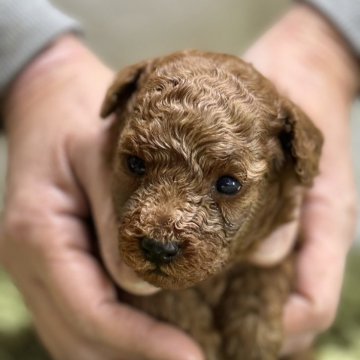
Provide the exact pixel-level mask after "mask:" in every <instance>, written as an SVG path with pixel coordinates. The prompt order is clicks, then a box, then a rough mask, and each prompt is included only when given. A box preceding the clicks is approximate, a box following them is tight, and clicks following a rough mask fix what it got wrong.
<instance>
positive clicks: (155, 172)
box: [102, 51, 322, 360]
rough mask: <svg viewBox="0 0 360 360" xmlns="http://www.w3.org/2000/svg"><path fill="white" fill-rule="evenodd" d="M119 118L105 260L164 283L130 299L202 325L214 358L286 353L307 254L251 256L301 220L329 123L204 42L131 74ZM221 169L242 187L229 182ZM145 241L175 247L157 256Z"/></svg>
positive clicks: (111, 101)
mask: <svg viewBox="0 0 360 360" xmlns="http://www.w3.org/2000/svg"><path fill="white" fill-rule="evenodd" d="M111 113H115V115H116V122H115V127H114V129H113V136H114V138H115V139H116V141H114V146H113V152H112V166H113V188H112V194H113V202H114V207H115V213H116V219H117V224H118V243H117V245H116V247H117V249H116V251H115V252H113V253H112V254H111V256H109V255H104V258H105V265H106V266H107V267H108V269H109V271H110V273H112V274H113V275H114V278H116V276H115V273H116V263H117V262H118V261H119V259H122V260H123V261H125V263H126V264H127V265H129V266H130V267H131V268H133V269H134V270H135V271H136V273H137V274H138V275H139V276H140V277H142V278H143V279H144V280H146V281H148V282H149V283H151V284H153V285H155V286H157V287H160V288H163V289H164V290H163V291H161V292H160V293H157V294H155V295H152V296H150V297H136V296H133V295H130V294H126V293H122V294H121V296H122V299H123V300H124V301H127V302H128V303H129V304H132V305H133V306H136V307H138V308H140V309H142V310H144V311H146V312H148V313H149V314H151V315H153V316H155V317H157V318H159V319H161V320H164V321H167V322H171V323H173V324H175V325H177V326H179V327H180V328H182V329H183V330H184V331H186V332H188V333H189V334H191V335H192V336H193V337H194V338H195V339H196V340H197V341H198V342H199V344H200V345H201V346H202V348H203V349H204V352H205V354H206V357H207V359H208V360H235V359H236V360H240V359H241V360H275V359H279V350H280V347H281V343H282V337H283V335H282V328H281V318H282V308H283V305H284V302H285V301H286V298H287V296H288V294H289V292H290V291H291V286H292V284H293V282H294V274H293V257H294V253H295V249H294V252H293V254H291V255H290V256H289V257H288V258H287V259H285V260H284V261H283V262H282V263H280V264H278V265H276V266H274V267H272V268H267V269H263V268H258V267H256V266H253V265H251V264H249V263H248V262H247V257H248V256H249V254H251V252H253V251H255V250H256V247H257V246H258V245H259V244H260V243H261V241H262V240H263V239H264V238H266V237H267V236H268V235H270V234H271V233H272V232H273V231H274V230H275V229H277V228H278V227H279V226H280V225H283V224H286V223H288V222H289V221H291V220H292V219H293V212H294V209H295V205H296V202H297V201H298V195H299V191H298V190H299V188H300V189H301V188H302V187H307V186H310V185H311V183H312V180H313V178H314V177H315V176H316V175H317V172H318V163H319V157H320V151H321V145H322V136H321V134H320V132H319V130H318V129H317V128H316V127H315V126H314V125H313V124H312V122H311V121H310V120H309V119H308V118H307V116H306V115H305V114H304V113H303V112H302V111H301V110H300V109H299V108H297V107H296V106H295V105H294V104H293V103H291V102H290V101H289V100H287V99H285V98H284V97H282V96H280V95H279V94H278V93H277V91H276V90H275V88H274V86H273V85H272V84H271V83H270V82H269V81H268V80H267V79H265V78H264V77H263V76H262V75H260V74H259V73H258V72H257V71H256V70H255V69H254V68H253V67H252V66H251V65H250V64H247V63H245V62H244V61H242V60H241V59H239V58H237V57H235V56H231V55H224V54H215V53H206V52H200V51H184V52H178V53H174V54H171V55H169V56H165V57H161V58H156V59H153V60H149V61H144V62H141V63H139V64H136V65H133V66H130V67H128V68H126V69H124V70H122V71H121V72H120V73H119V74H118V75H117V77H116V79H115V81H114V83H113V85H112V86H111V87H110V89H109V91H108V93H107V96H106V99H105V101H104V104H103V108H102V116H103V117H106V116H108V115H110V114H111ZM130 158H131V159H136V160H135V161H137V164H138V165H139V164H140V167H141V169H140V170H141V171H140V172H139V171H138V173H137V174H135V173H134V171H133V170H134V169H131V168H129V159H130ZM222 177H227V178H229V177H231V179H235V180H236V181H237V184H239V187H240V190H239V191H237V192H235V193H234V194H226V193H225V194H224V193H222V192H221V191H219V188H218V182H219V179H220V178H222ZM144 239H151V244H153V243H156V246H157V248H156V249H159V248H161V249H162V250H163V249H169V246H170V249H176V251H175V252H176V254H175V255H174V254H171V257H170V258H166V261H161V262H158V261H154V260H153V258H151V257H150V258H149V256H148V255H149V254H148V253H147V252H146V251H147V250H146V251H144V246H142V244H143V242H144ZM151 251H152V250H151ZM173 255H174V256H173ZM300 358H301V356H300Z"/></svg>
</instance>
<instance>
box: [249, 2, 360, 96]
mask: <svg viewBox="0 0 360 360" xmlns="http://www.w3.org/2000/svg"><path fill="white" fill-rule="evenodd" d="M245 58H247V59H248V60H250V61H251V62H253V63H254V65H255V66H256V67H257V68H258V69H259V70H260V71H261V72H263V73H264V74H265V75H266V76H267V77H269V78H270V79H271V80H273V81H274V83H275V84H276V85H277V87H278V88H279V90H280V92H282V93H284V94H285V95H288V96H289V97H290V98H292V99H293V100H294V101H295V102H296V101H297V97H298V94H296V89H295V91H294V88H295V83H297V82H298V84H299V87H301V88H302V89H303V90H306V91H307V92H308V93H309V96H311V95H312V94H314V93H315V94H318V93H319V91H324V89H326V94H327V96H331V97H334V98H336V99H342V100H344V101H348V102H351V101H352V100H353V98H354V96H355V95H356V93H357V91H358V88H359V83H360V77H359V63H358V61H357V59H356V58H355V56H354V55H353V53H352V51H351V50H350V49H349V47H348V45H347V43H346V42H345V41H344V40H343V38H342V37H341V36H340V35H339V34H338V32H337V31H336V30H335V29H334V28H333V26H332V25H331V24H330V23H329V22H328V21H327V20H326V19H325V18H324V17H323V16H322V15H320V14H319V13H318V12H317V11H316V10H314V9H313V8H311V7H310V6H308V5H304V4H296V5H294V6H293V8H292V9H291V10H290V11H289V12H288V14H286V15H285V16H284V17H283V18H282V19H281V20H280V21H279V22H278V23H277V24H275V26H273V27H272V28H271V29H270V30H269V31H268V32H267V33H266V34H265V35H264V36H263V37H262V38H261V39H260V40H259V41H258V42H257V43H256V44H255V46H253V47H252V48H251V49H250V50H249V51H248V52H247V53H246V54H245ZM303 92H304V91H303ZM317 97H318V96H317ZM327 101H329V99H327Z"/></svg>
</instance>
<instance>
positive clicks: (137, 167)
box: [127, 155, 145, 176]
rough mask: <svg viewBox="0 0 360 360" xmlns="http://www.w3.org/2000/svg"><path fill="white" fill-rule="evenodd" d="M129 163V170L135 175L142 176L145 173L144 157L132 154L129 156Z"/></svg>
mask: <svg viewBox="0 0 360 360" xmlns="http://www.w3.org/2000/svg"><path fill="white" fill-rule="evenodd" d="M127 165H128V168H129V170H130V171H131V172H132V173H134V174H135V175H138V176H141V175H144V174H145V162H144V160H143V159H141V158H139V157H137V156H134V155H130V156H129V157H128V158H127Z"/></svg>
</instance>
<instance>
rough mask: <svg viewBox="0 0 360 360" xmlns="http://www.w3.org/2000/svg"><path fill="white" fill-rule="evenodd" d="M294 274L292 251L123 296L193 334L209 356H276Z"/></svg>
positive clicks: (219, 359)
mask: <svg viewBox="0 0 360 360" xmlns="http://www.w3.org/2000/svg"><path fill="white" fill-rule="evenodd" d="M293 277H294V275H293V255H291V256H289V257H288V258H287V259H286V260H285V261H283V262H282V263H281V264H280V265H278V266H276V267H272V268H269V269H266V270H264V269H260V268H257V267H254V266H251V265H246V264H241V263H239V264H235V265H234V266H232V267H231V268H229V269H227V270H225V271H224V272H222V273H221V274H219V275H215V276H214V277H212V278H210V279H208V280H206V281H204V282H203V283H201V284H198V285H197V286H194V287H191V288H188V289H184V290H164V291H162V292H160V293H157V294H155V295H152V296H149V297H139V296H133V295H130V294H128V293H125V292H122V293H121V294H120V298H121V300H122V301H125V302H127V303H129V304H131V305H133V306H135V307H137V308H139V309H141V310H142V311H145V312H146V313H148V314H151V315H152V316H154V317H156V318H158V319H160V320H162V321H166V322H169V323H171V324H174V325H176V326H178V327H179V328H181V329H182V330H184V331H185V332H187V333H188V334H190V335H191V336H192V337H193V338H194V339H195V340H196V341H197V342H198V343H199V344H200V345H201V347H202V349H203V350H204V352H205V355H206V359H207V360H230V359H234V360H235V359H238V360H252V359H254V360H255V359H263V360H274V359H278V358H279V357H278V354H279V351H280V346H281V343H282V337H283V334H282V326H281V317H282V309H283V305H284V303H285V301H286V299H287V297H288V295H289V293H290V290H291V287H292V284H293ZM299 356H300V355H297V357H296V359H304V360H305V359H310V357H308V355H306V357H305V355H302V356H301V357H299ZM289 359H290V358H289ZM294 359H295V358H294Z"/></svg>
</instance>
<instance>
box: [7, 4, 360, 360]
mask: <svg viewBox="0 0 360 360" xmlns="http://www.w3.org/2000/svg"><path fill="white" fill-rule="evenodd" d="M53 3H54V4H55V5H56V6H58V7H59V8H61V9H62V10H64V11H65V12H67V13H69V14H71V15H73V16H75V17H76V18H77V19H79V21H80V22H81V23H82V24H83V27H84V30H85V37H86V41H87V42H88V44H89V45H90V47H91V48H92V49H93V50H95V52H96V53H97V54H99V55H100V56H101V57H102V58H103V59H104V60H105V61H106V62H107V63H108V64H110V65H111V66H112V67H114V68H115V69H119V68H121V67H123V66H124V65H127V64H130V63H133V62H136V61H138V60H141V59H144V58H148V57H153V56H158V55H160V54H164V53H168V52H171V51H175V50H180V49H184V48H198V49H203V50H212V51H220V52H227V53H233V54H241V53H242V51H244V49H246V48H247V47H248V46H249V45H250V44H251V43H252V42H253V41H254V39H256V37H258V36H259V35H260V34H261V33H262V32H263V31H264V30H265V29H266V28H267V27H269V26H270V24H271V23H273V22H274V21H275V20H276V18H277V17H279V16H281V13H282V12H285V11H286V8H287V7H288V6H290V1H288V0H222V1H218V0H196V1H191V0H181V1H179V0H152V1H150V0H132V1H124V0H54V1H53ZM352 129H353V132H352V133H353V150H354V151H353V152H354V154H355V149H360V106H359V104H357V105H355V106H354V111H353V116H352ZM355 160H356V162H355V168H356V175H357V184H358V189H360V156H359V150H358V153H357V159H355ZM5 167H6V146H5V139H4V138H1V137H0V209H1V207H2V201H3V195H4V180H5ZM339 195H340V194H339ZM358 223H359V222H358ZM359 234H360V232H359V231H358V235H357V238H358V240H357V243H360V240H359V238H360V236H359ZM359 274H360V255H359V254H358V250H357V249H356V247H355V249H354V250H353V252H352V253H351V255H350V261H349V265H348V270H347V275H346V279H345V286H344V294H343V300H342V305H341V308H340V311H339V316H338V319H337V322H336V324H335V325H334V327H333V328H332V329H331V330H330V331H329V332H328V333H327V334H326V335H325V336H324V337H323V338H322V339H320V341H319V346H318V354H319V359H321V360H333V359H334V360H359V359H360V341H359V340H360V290H357V289H358V288H359V286H358V283H359V281H358V277H359ZM15 359H16V360H18V359H19V360H44V359H48V357H47V356H46V354H45V352H44V351H43V349H42V348H41V346H40V345H39V343H38V341H37V340H36V336H35V335H34V333H33V331H32V329H31V325H30V317H29V314H28V313H27V311H26V308H25V307H24V305H23V303H22V301H21V297H20V295H19V294H18V292H17V290H16V289H15V287H14V286H13V285H12V283H11V281H10V280H9V279H8V278H7V276H6V275H5V274H4V272H2V271H1V269H0V360H15Z"/></svg>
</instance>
